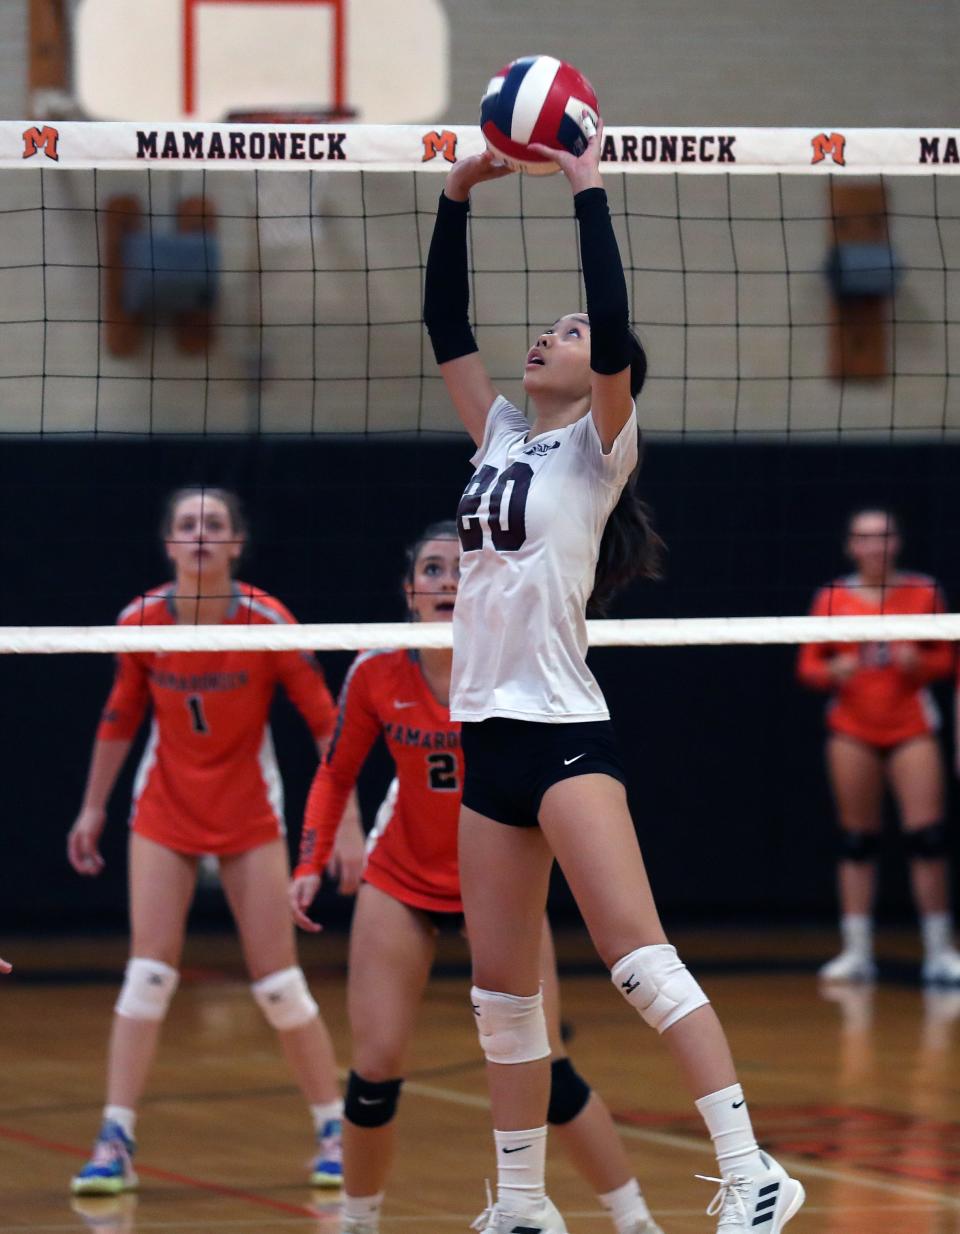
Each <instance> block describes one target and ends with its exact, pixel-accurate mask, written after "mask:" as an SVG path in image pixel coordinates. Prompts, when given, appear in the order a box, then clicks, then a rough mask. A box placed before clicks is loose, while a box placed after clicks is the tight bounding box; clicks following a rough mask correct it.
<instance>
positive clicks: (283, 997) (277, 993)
mask: <svg viewBox="0 0 960 1234" xmlns="http://www.w3.org/2000/svg"><path fill="white" fill-rule="evenodd" d="M250 988H251V990H253V997H254V998H255V999H256V1000H257V1002H258V1003H259V1004H260V1010H261V1011H262V1012H263V1014H264V1015H265V1016H266V1018H267V1023H268V1024H270V1025H271V1026H272V1027H273V1028H276V1029H279V1030H280V1031H281V1032H284V1031H285V1030H286V1029H289V1028H302V1027H303V1025H304V1024H308V1023H309V1022H310V1021H311V1020H312V1019H314V1017H315V1016H318V1015H319V1014H320V1008H319V1007H318V1006H317V1004H316V1002H315V1001H314V999H313V996H312V994H311V993H310V991H309V989H308V988H307V979H306V977H304V975H303V969H302V968H297V967H294V968H281V969H279V970H278V971H277V972H275V973H271V974H270V975H269V976H268V977H261V978H260V980H259V981H255V982H254V983H253V985H252V986H251V987H250Z"/></svg>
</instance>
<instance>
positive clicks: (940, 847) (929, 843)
mask: <svg viewBox="0 0 960 1234" xmlns="http://www.w3.org/2000/svg"><path fill="white" fill-rule="evenodd" d="M903 843H904V847H905V848H906V850H907V852H908V854H909V855H910V856H911V857H919V858H920V859H921V860H922V861H937V860H939V859H940V858H941V857H946V855H947V828H946V825H945V824H944V823H928V824H927V826H926V827H918V828H917V830H916V831H905V832H904V833H903Z"/></svg>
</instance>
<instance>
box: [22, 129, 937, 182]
mask: <svg viewBox="0 0 960 1234" xmlns="http://www.w3.org/2000/svg"><path fill="white" fill-rule="evenodd" d="M484 145H485V143H484V139H483V135H482V133H481V131H480V129H479V128H477V127H476V126H462V127H451V128H446V127H444V126H442V125H435V126H430V125H413V124H405V125H378V124H343V125H337V124H335V123H334V124H326V125H307V124H195V125H192V124H184V123H182V122H180V123H163V122H160V121H141V122H137V123H123V124H117V123H107V122H98V123H76V122H64V123H48V122H46V121H31V120H22V121H4V122H0V167H21V166H31V167H63V168H91V167H102V168H117V169H129V168H134V167H184V166H194V167H201V168H216V167H237V166H242V165H247V164H249V165H251V166H254V167H261V166H269V167H276V168H288V169H291V170H303V168H304V167H311V168H314V169H317V170H325V171H326V170H329V171H350V170H361V171H444V170H445V169H446V168H448V167H449V166H450V164H451V163H454V162H456V161H457V159H458V158H464V157H466V156H468V155H471V154H478V153H480V151H482V150H483V149H484ZM603 163H604V169H605V170H610V171H618V172H629V173H651V172H652V173H658V172H660V173H663V172H693V173H697V174H702V173H726V172H734V173H747V174H749V173H767V174H769V173H781V174H783V175H823V174H825V173H829V174H846V175H854V176H863V175H911V174H913V175H917V174H927V175H929V174H931V173H947V174H958V173H960V129H953V130H948V129H851V128H847V129H832V128H829V127H827V128H822V129H818V128H816V127H814V126H811V127H809V128H786V129H774V128H743V129H719V128H608V129H606V130H605V131H604V134H603Z"/></svg>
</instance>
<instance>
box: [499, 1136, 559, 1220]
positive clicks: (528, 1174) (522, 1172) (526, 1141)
mask: <svg viewBox="0 0 960 1234" xmlns="http://www.w3.org/2000/svg"><path fill="white" fill-rule="evenodd" d="M493 1138H494V1141H495V1143H496V1146H497V1203H498V1204H499V1205H500V1206H501V1207H502V1208H503V1209H504V1210H505V1211H506V1212H508V1213H513V1214H514V1215H516V1216H518V1217H522V1216H523V1215H524V1214H525V1213H530V1212H533V1211H534V1210H535V1209H536V1208H538V1207H539V1206H540V1205H541V1204H542V1203H543V1200H544V1197H545V1195H546V1192H545V1190H544V1171H545V1169H546V1156H547V1129H546V1127H532V1128H531V1129H530V1130H529V1131H494V1133H493Z"/></svg>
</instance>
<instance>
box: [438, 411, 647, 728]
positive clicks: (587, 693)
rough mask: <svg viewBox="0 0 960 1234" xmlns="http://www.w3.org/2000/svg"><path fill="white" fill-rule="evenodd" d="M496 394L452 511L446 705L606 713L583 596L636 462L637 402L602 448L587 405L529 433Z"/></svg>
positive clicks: (524, 716)
mask: <svg viewBox="0 0 960 1234" xmlns="http://www.w3.org/2000/svg"><path fill="white" fill-rule="evenodd" d="M529 431H530V426H529V424H528V423H527V421H526V419H525V417H524V415H523V413H522V412H521V411H520V410H519V409H518V408H516V407H514V406H513V404H512V403H510V402H508V401H507V400H506V399H505V398H503V397H502V396H498V397H497V399H496V400H495V401H494V403H493V406H492V407H491V408H490V410H489V412H488V413H487V423H486V428H485V430H484V434H483V442H482V443H481V445H480V448H479V449H478V450H477V452H476V454H474V456H473V458H472V459H471V462H472V463H473V465H474V468H475V471H474V476H473V479H472V480H471V481H470V483H469V484H468V485H467V488H466V490H465V491H464V494H463V497H462V498H461V500H460V506H459V509H458V511H457V525H458V528H459V532H460V540H461V543H462V545H463V555H462V557H461V561H460V587H459V591H458V593H457V603H456V607H455V609H454V614H453V679H452V682H451V689H450V715H451V716H452V718H453V719H455V720H487V719H490V718H491V717H494V716H501V717H504V718H506V719H514V720H534V721H539V722H545V723H552V724H562V723H573V722H574V721H577V720H606V719H608V718H609V712H608V711H607V705H606V703H605V701H604V698H603V694H602V693H601V692H600V687H599V686H598V685H597V682H596V679H595V678H594V676H593V674H592V673H591V672H590V670H589V669H588V668H587V664H586V654H587V629H586V615H585V614H586V606H587V600H588V599H589V598H590V593H591V592H592V591H593V583H594V575H595V574H596V569H597V554H598V552H599V549H600V539H601V537H602V535H603V529H604V527H605V526H606V522H607V518H608V517H609V515H610V511H611V510H612V509H613V507H614V506H615V505H616V503H617V500H618V498H619V497H620V493H621V492H622V491H623V486H624V484H625V483H626V481H627V478H628V476H629V475H630V473H631V471H633V469H634V467H635V466H636V465H637V457H638V454H637V416H636V408H634V409H633V410H632V411H631V414H630V418H629V419H628V420H627V423H626V424H625V425H624V427H623V429H622V430H621V432H620V435H619V436H618V437H617V440H616V441H615V442H614V444H613V448H612V449H611V451H610V453H609V454H604V453H603V447H602V445H601V442H600V437H599V435H598V433H597V429H596V426H595V424H594V422H593V416H592V415H591V414H590V413H589V412H588V413H587V414H586V415H585V416H583V417H582V418H581V419H579V420H577V421H575V422H574V423H573V424H568V425H567V426H566V427H565V428H560V429H555V430H552V431H550V432H546V433H541V434H539V435H538V436H537V437H534V438H532V439H528V433H529Z"/></svg>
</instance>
